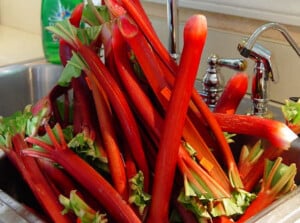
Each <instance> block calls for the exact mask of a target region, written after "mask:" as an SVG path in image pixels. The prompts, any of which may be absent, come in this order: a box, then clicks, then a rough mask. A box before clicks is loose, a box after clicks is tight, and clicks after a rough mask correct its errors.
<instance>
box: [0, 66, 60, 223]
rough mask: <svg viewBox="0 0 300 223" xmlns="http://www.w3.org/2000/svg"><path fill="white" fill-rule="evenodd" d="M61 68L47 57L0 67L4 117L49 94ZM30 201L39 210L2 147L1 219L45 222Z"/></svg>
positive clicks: (0, 114)
mask: <svg viewBox="0 0 300 223" xmlns="http://www.w3.org/2000/svg"><path fill="white" fill-rule="evenodd" d="M61 71H62V67H61V66H59V65H53V64H49V63H46V62H45V61H44V60H38V61H33V62H29V63H23V64H14V65H9V66H4V67H0V104H1V105H0V116H4V117H5V116H8V115H11V114H13V113H14V112H16V111H19V110H23V109H24V107H25V106H26V105H28V104H33V103H35V102H36V101H37V100H38V99H39V98H41V97H43V96H45V95H46V94H47V93H48V92H49V91H50V90H51V88H52V87H53V86H54V85H55V84H56V82H57V80H58V78H59V75H60V73H61ZM17 201H18V202H17ZM26 204H27V205H29V204H30V207H31V208H34V209H36V210H39V205H38V204H37V202H36V201H35V199H34V197H33V195H32V193H31V191H30V190H29V188H28V187H27V185H26V184H25V183H24V181H23V180H22V177H21V176H20V174H19V173H18V172H17V170H16V169H15V167H14V166H13V165H12V164H11V163H10V161H9V160H8V158H7V157H6V156H5V155H4V152H3V151H2V150H1V149H0V222H44V221H43V220H41V219H40V218H39V217H38V216H36V215H35V214H33V213H32V212H30V211H29V210H28V209H27V208H26V207H25V206H26ZM2 220H3V221H2Z"/></svg>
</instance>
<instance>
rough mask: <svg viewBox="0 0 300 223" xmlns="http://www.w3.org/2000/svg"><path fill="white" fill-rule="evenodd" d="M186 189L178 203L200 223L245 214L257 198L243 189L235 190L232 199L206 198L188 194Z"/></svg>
mask: <svg viewBox="0 0 300 223" xmlns="http://www.w3.org/2000/svg"><path fill="white" fill-rule="evenodd" d="M187 191H188V190H186V188H184V190H182V192H181V193H180V195H179V197H178V201H179V202H180V203H181V204H182V205H183V206H184V207H185V208H187V209H188V210H190V211H191V212H192V213H194V215H195V217H196V218H197V219H198V221H203V219H212V218H214V217H219V216H228V217H235V216H239V215H241V214H243V213H244V211H245V210H246V209H247V207H248V206H249V205H250V203H251V202H252V201H253V200H254V199H255V198H256V195H255V194H254V193H249V192H247V191H244V190H241V189H235V190H234V191H233V192H232V194H231V196H230V197H224V198H219V199H215V198H205V197H204V196H197V195H195V194H196V193H188V194H187V193H186V192H187Z"/></svg>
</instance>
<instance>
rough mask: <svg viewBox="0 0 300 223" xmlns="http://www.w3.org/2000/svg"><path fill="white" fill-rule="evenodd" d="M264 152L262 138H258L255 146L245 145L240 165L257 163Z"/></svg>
mask: <svg viewBox="0 0 300 223" xmlns="http://www.w3.org/2000/svg"><path fill="white" fill-rule="evenodd" d="M263 152H264V146H263V144H262V141H261V140H258V141H257V142H256V143H255V144H254V145H253V146H247V145H244V146H243V147H242V149H241V154H240V159H239V166H242V165H243V164H245V163H249V164H255V163H256V162H257V161H258V159H259V158H260V157H261V155H262V154H263Z"/></svg>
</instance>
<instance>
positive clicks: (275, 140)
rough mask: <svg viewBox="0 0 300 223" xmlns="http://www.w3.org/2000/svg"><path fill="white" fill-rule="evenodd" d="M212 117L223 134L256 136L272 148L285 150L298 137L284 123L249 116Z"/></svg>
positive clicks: (228, 115) (216, 115) (219, 115)
mask: <svg viewBox="0 0 300 223" xmlns="http://www.w3.org/2000/svg"><path fill="white" fill-rule="evenodd" d="M214 117H215V118H216V120H217V122H218V123H219V125H220V127H221V128H222V130H223V131H225V132H230V133H236V134H245V135H251V136H257V137H259V138H264V139H267V140H269V141H270V142H271V143H272V144H273V146H275V147H278V148H280V149H285V150H287V149H288V148H290V146H291V143H292V142H293V141H294V140H296V139H297V138H298V136H297V135H296V134H295V133H294V132H293V131H292V130H291V129H290V128H289V127H288V126H287V125H286V124H284V123H282V122H279V121H276V120H272V119H266V118H261V117H258V116H249V115H238V114H234V115H230V114H221V113H215V114H214Z"/></svg>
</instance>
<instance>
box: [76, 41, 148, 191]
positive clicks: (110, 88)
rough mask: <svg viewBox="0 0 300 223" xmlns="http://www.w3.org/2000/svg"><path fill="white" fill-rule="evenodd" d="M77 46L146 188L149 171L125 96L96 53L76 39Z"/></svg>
mask: <svg viewBox="0 0 300 223" xmlns="http://www.w3.org/2000/svg"><path fill="white" fill-rule="evenodd" d="M77 47H78V48H77V50H78V52H79V54H81V56H82V57H83V58H84V60H85V61H86V63H87V64H88V66H89V68H90V69H91V71H92V73H93V74H95V77H96V79H97V81H98V82H99V83H101V86H102V87H103V89H104V91H105V92H106V93H107V97H108V99H109V100H110V101H111V105H112V106H113V109H114V111H115V112H116V114H117V115H118V119H119V121H120V124H121V127H122V129H123V131H124V135H125V137H126V139H127V140H128V144H129V146H130V149H131V151H132V155H133V157H134V159H135V161H136V162H137V165H138V166H139V168H140V170H141V171H142V172H143V174H144V177H145V190H148V188H149V180H150V171H149V167H148V163H147V159H146V157H145V153H144V151H143V146H142V142H141V137H140V133H139V129H138V126H137V123H136V120H135V118H134V116H133V113H132V111H131V109H130V107H129V104H128V102H127V101H126V97H125V96H124V94H123V92H122V91H121V89H120V87H119V86H118V85H117V83H116V82H115V80H114V79H113V78H112V76H111V75H110V73H109V71H108V70H107V68H106V67H105V66H104V64H103V63H102V61H101V60H100V58H99V57H98V56H97V54H95V53H94V52H93V51H92V50H91V49H89V48H88V47H86V46H84V45H82V43H80V42H79V41H77Z"/></svg>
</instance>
